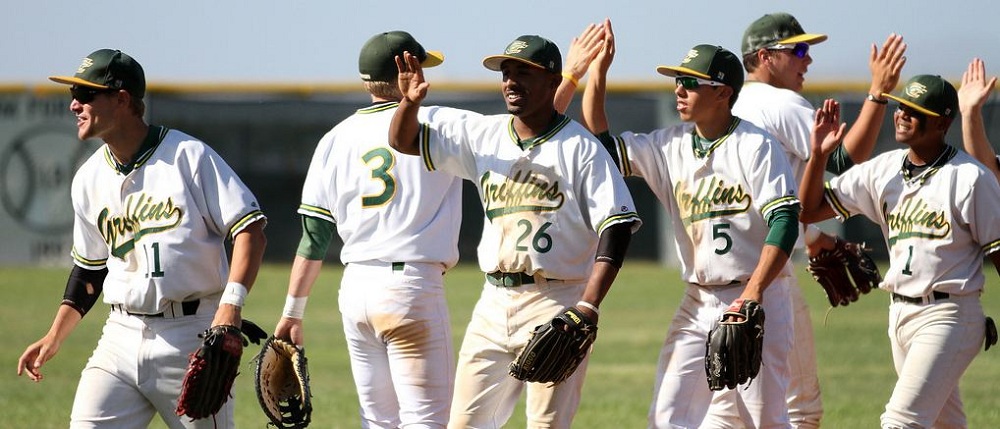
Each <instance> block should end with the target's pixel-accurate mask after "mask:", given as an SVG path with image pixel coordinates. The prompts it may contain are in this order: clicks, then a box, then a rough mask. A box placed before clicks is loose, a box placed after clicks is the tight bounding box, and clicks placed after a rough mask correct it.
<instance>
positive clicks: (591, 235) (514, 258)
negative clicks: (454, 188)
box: [419, 115, 641, 281]
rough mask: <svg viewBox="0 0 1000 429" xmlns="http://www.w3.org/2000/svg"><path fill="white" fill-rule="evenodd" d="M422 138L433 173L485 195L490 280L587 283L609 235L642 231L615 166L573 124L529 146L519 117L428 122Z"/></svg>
mask: <svg viewBox="0 0 1000 429" xmlns="http://www.w3.org/2000/svg"><path fill="white" fill-rule="evenodd" d="M419 139H420V147H421V154H422V157H423V160H424V163H425V165H426V168H427V169H428V170H432V171H434V170H441V171H445V172H448V173H451V174H454V175H456V176H459V177H462V178H464V179H468V180H471V181H473V182H474V183H476V185H477V187H478V189H479V197H480V199H481V203H482V205H483V210H484V214H485V220H484V227H483V237H482V240H481V241H480V243H479V265H480V268H481V269H482V270H483V271H484V272H493V271H497V270H499V271H504V272H525V273H528V274H535V273H540V274H541V275H542V276H544V277H546V278H553V279H562V280H581V281H582V280H584V279H586V278H587V277H588V276H589V275H590V270H591V269H592V265H593V262H594V254H595V252H596V251H597V243H598V239H599V234H600V233H601V232H602V231H603V230H604V229H605V228H607V227H608V226H611V225H614V224H618V223H623V222H631V223H632V225H633V226H632V228H633V231H634V230H635V229H637V228H638V227H639V225H640V223H641V222H640V220H639V217H638V216H637V215H636V212H635V205H634V204H633V203H632V196H631V194H630V193H629V191H628V188H627V187H626V186H625V180H624V179H623V178H622V176H621V174H620V173H619V172H618V171H617V169H616V168H615V165H614V163H613V162H612V160H611V157H610V156H609V155H608V153H607V152H606V151H605V150H604V149H603V148H602V147H601V144H600V142H599V141H598V140H597V139H596V138H595V137H593V134H591V133H590V132H589V131H587V130H586V129H585V128H583V126H581V125H580V124H579V123H577V122H575V121H573V120H571V119H569V118H567V117H565V116H561V115H560V117H559V120H558V121H556V122H555V123H554V124H553V125H552V126H551V127H550V128H549V129H548V130H547V132H544V133H542V134H540V135H538V136H536V137H534V138H531V139H527V140H523V141H520V142H519V139H518V137H517V134H516V133H515V132H514V128H513V116H511V115H495V116H484V117H481V118H470V119H468V120H464V121H440V122H432V123H430V124H425V123H422V124H421V133H420V135H419Z"/></svg>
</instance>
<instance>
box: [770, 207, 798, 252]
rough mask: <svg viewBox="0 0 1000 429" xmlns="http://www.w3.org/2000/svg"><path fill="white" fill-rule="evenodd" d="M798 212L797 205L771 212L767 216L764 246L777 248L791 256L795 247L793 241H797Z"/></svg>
mask: <svg viewBox="0 0 1000 429" xmlns="http://www.w3.org/2000/svg"><path fill="white" fill-rule="evenodd" d="M800 210H801V207H800V206H799V205H798V204H796V205H792V206H784V207H779V208H776V209H774V210H771V213H770V214H769V215H768V216H767V226H768V227H769V228H770V231H768V233H767V238H766V239H765V240H764V244H770V245H772V246H777V247H778V248H779V249H781V250H784V251H785V253H786V254H788V255H791V254H792V248H793V247H795V240H798V239H799V211H800Z"/></svg>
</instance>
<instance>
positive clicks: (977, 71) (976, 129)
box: [958, 58, 1000, 180]
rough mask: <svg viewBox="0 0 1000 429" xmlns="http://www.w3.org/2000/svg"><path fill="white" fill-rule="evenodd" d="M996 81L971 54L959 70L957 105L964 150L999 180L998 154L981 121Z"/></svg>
mask: <svg viewBox="0 0 1000 429" xmlns="http://www.w3.org/2000/svg"><path fill="white" fill-rule="evenodd" d="M996 82H997V78H996V76H994V77H992V78H990V79H988V80H987V79H986V64H985V63H983V60H981V59H979V58H973V59H972V61H970V62H969V67H968V68H967V69H966V71H965V73H963V74H962V86H961V87H960V88H959V89H958V105H959V108H960V110H961V113H962V142H963V144H964V146H965V151H966V152H968V153H969V154H970V155H972V156H973V157H975V158H976V160H977V161H979V162H981V163H982V164H983V165H984V166H986V168H987V169H988V170H990V171H992V172H993V174H994V175H996V177H997V180H1000V157H998V156H997V154H996V152H995V151H994V150H993V146H992V145H990V141H989V139H988V138H987V137H986V124H984V123H983V103H985V102H986V100H987V99H989V98H990V93H991V92H993V87H994V86H995V85H996Z"/></svg>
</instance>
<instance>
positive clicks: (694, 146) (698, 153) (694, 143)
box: [691, 116, 742, 158]
mask: <svg viewBox="0 0 1000 429" xmlns="http://www.w3.org/2000/svg"><path fill="white" fill-rule="evenodd" d="M740 122H742V119H740V118H738V117H736V116H733V119H732V122H731V123H730V124H729V128H728V129H727V130H726V133H725V134H723V135H722V137H719V138H717V139H715V140H712V145H711V146H709V147H708V149H702V148H701V147H700V145H699V144H698V139H701V140H707V139H704V138H702V137H701V136H699V135H698V129H697V128H696V127H691V150H693V151H694V156H695V157H697V158H705V157H707V156H709V155H711V154H712V152H713V151H714V150H715V149H716V148H717V147H719V146H721V145H722V143H724V142H725V141H726V139H728V138H729V136H731V135H733V131H736V127H737V126H739V124H740Z"/></svg>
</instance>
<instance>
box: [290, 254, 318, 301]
mask: <svg viewBox="0 0 1000 429" xmlns="http://www.w3.org/2000/svg"><path fill="white" fill-rule="evenodd" d="M322 268H323V260H322V259H319V260H317V259H306V258H303V257H302V256H298V255H296V256H295V260H294V261H292V271H291V274H290V275H289V277H288V295H289V296H294V297H307V296H309V294H310V293H311V292H312V287H313V284H315V283H316V279H317V278H319V273H320V270H321V269H322Z"/></svg>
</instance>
